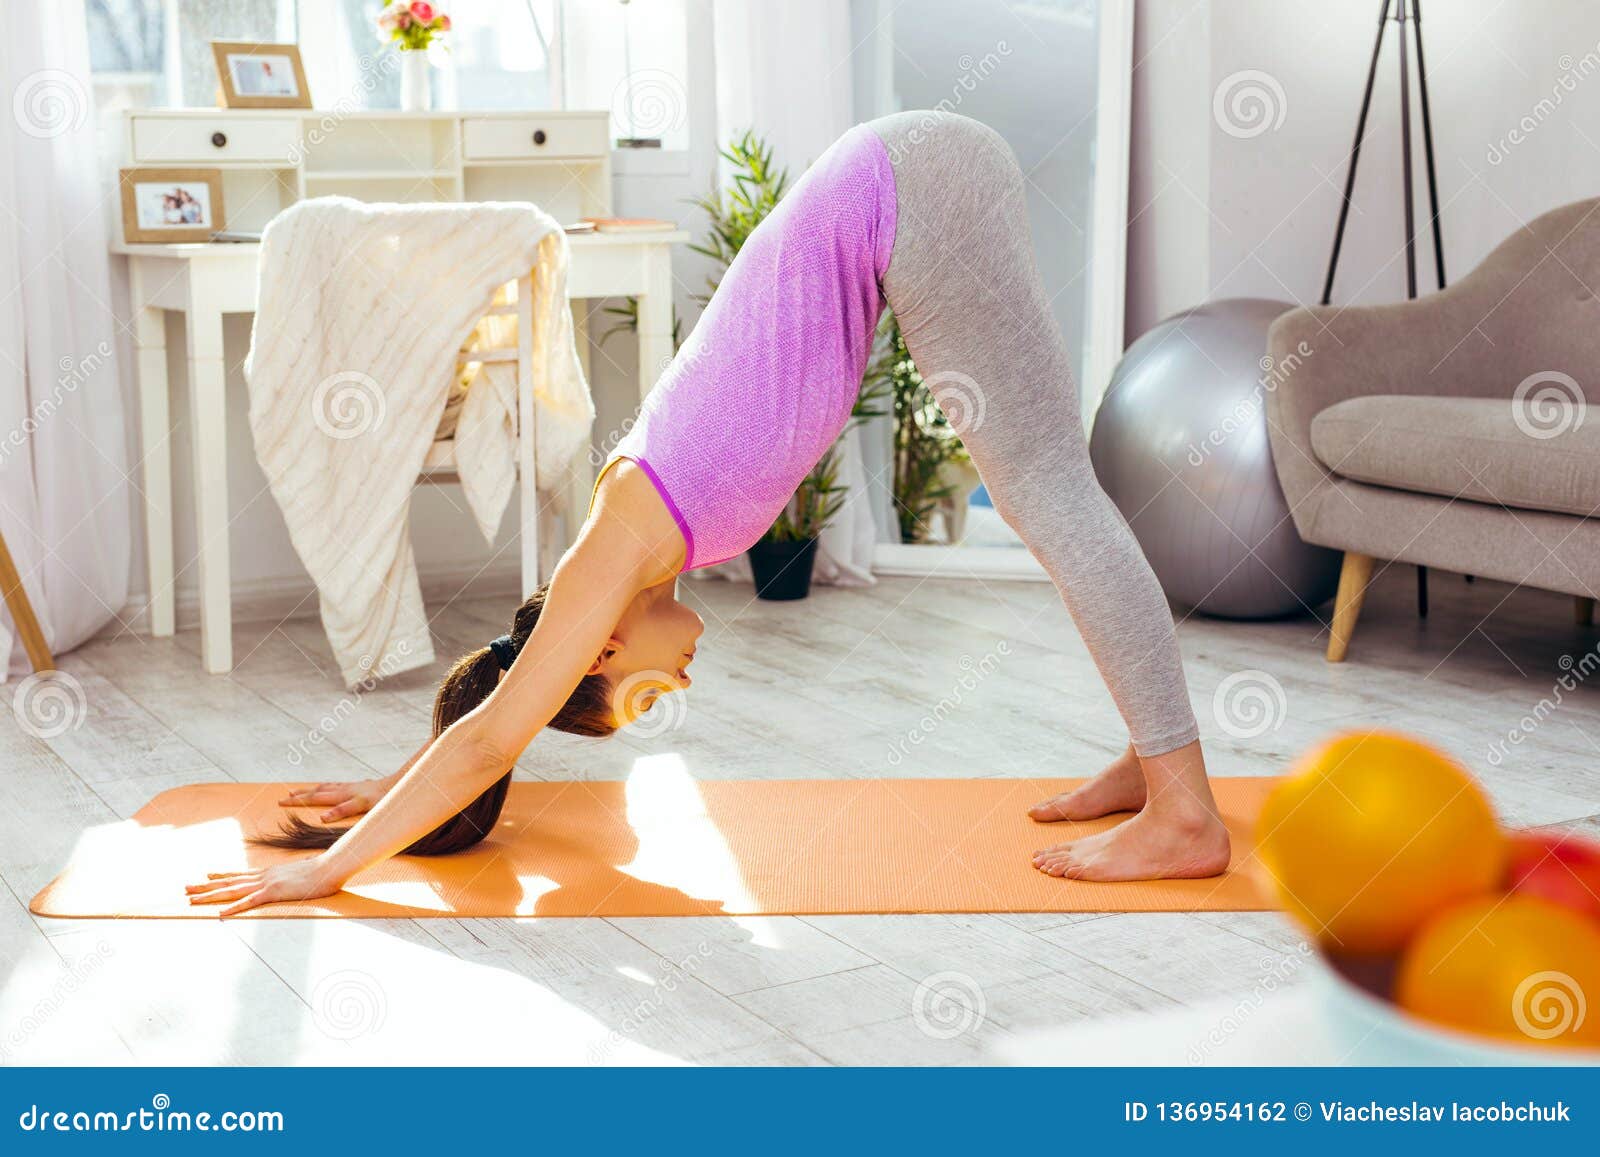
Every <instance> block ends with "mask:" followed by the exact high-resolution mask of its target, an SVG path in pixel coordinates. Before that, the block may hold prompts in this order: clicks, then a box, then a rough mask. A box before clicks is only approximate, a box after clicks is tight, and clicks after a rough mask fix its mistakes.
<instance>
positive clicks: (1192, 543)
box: [1089, 298, 1339, 619]
mask: <svg viewBox="0 0 1600 1157" xmlns="http://www.w3.org/2000/svg"><path fill="white" fill-rule="evenodd" d="M1290 308H1292V307H1291V306H1290V305H1288V304H1286V303H1284V302H1281V301H1266V300H1263V299H1260V298H1236V299H1232V300H1228V301H1214V302H1211V303H1210V304H1208V305H1202V306H1200V307H1199V308H1197V309H1191V310H1187V311H1185V312H1183V313H1180V314H1176V315H1175V316H1173V317H1169V318H1167V319H1166V320H1165V321H1163V322H1161V323H1160V324H1159V325H1157V326H1156V327H1155V328H1154V329H1152V330H1150V332H1149V333H1146V334H1145V335H1144V336H1142V337H1141V338H1139V340H1138V341H1136V342H1134V343H1133V345H1132V346H1131V347H1130V348H1129V349H1128V352H1127V354H1126V355H1125V356H1124V357H1123V359H1122V361H1121V363H1120V364H1119V365H1118V366H1117V370H1116V373H1115V374H1113V375H1112V378H1111V384H1110V386H1109V387H1108V388H1107V390H1106V395H1105V398H1104V400H1102V401H1101V403H1100V410H1099V413H1098V414H1097V415H1096V416H1095V421H1094V431H1093V434H1092V435H1091V437H1090V439H1089V454H1090V457H1091V459H1092V460H1093V462H1094V468H1095V473H1096V474H1097V475H1099V478H1100V485H1101V486H1103V487H1104V488H1105V490H1106V493H1107V494H1109V495H1110V496H1111V500H1112V501H1113V502H1115V503H1116V504H1117V508H1118V509H1119V510H1121V511H1122V515H1123V517H1124V518H1126V519H1127V520H1128V525H1129V526H1131V527H1132V528H1133V533H1134V535H1135V537H1137V538H1138V540H1139V545H1140V546H1141V547H1143V548H1144V553H1145V556H1146V557H1147V558H1148V559H1149V560H1150V565H1151V567H1152V568H1153V569H1154V570H1155V572H1156V577H1157V578H1158V579H1160V580H1161V586H1162V588H1163V589H1164V590H1165V591H1166V592H1167V595H1168V597H1169V598H1171V599H1172V600H1173V601H1174V602H1176V603H1179V604H1180V605H1182V606H1184V607H1190V608H1193V609H1194V610H1197V611H1200V612H1202V613H1204V614H1208V615H1217V616H1219V617H1222V618H1229V619H1270V618H1278V617H1281V616H1284V615H1292V614H1296V613H1300V612H1303V611H1305V610H1307V609H1308V608H1314V607H1316V606H1317V605H1318V604H1320V603H1323V602H1326V601H1327V600H1328V599H1329V598H1331V597H1332V596H1333V591H1334V587H1335V586H1336V585H1337V584H1338V581H1339V554H1338V552H1336V551H1331V550H1325V549H1323V548H1322V547H1317V546H1308V545H1307V544H1306V543H1304V542H1302V541H1301V539H1300V536H1299V535H1298V534H1297V533H1296V532H1295V528H1294V520H1293V519H1292V518H1290V516H1289V507H1288V504H1287V503H1286V502H1285V501H1284V498H1283V490H1282V489H1281V488H1280V487H1279V485H1278V476H1277V473H1276V472H1275V471H1274V470H1273V467H1272V451H1271V448H1270V447H1269V446H1268V444H1267V419H1266V399H1267V393H1268V392H1269V391H1270V390H1273V389H1276V388H1279V387H1280V385H1281V384H1282V383H1283V382H1286V381H1290V380H1292V379H1293V366H1279V367H1274V366H1273V365H1272V363H1271V362H1270V361H1269V360H1268V358H1267V329H1268V327H1269V326H1271V325H1272V322H1273V319H1274V318H1276V317H1277V316H1278V315H1279V314H1281V313H1283V312H1285V311H1286V310H1288V309H1290Z"/></svg>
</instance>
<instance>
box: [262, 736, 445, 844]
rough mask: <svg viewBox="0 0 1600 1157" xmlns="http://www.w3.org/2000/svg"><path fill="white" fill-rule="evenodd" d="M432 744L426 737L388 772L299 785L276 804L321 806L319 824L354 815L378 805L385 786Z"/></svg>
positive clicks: (414, 762) (280, 805)
mask: <svg viewBox="0 0 1600 1157" xmlns="http://www.w3.org/2000/svg"><path fill="white" fill-rule="evenodd" d="M432 743H433V740H432V739H429V740H428V741H427V742H426V743H424V744H423V745H422V746H421V747H419V748H417V750H416V751H414V752H413V753H412V754H411V758H410V759H408V760H406V761H405V762H404V763H402V764H401V765H400V767H399V768H398V769H397V770H395V771H392V772H390V773H389V774H388V775H384V776H380V777H378V778H377V779H358V780H351V781H350V782H348V783H332V782H330V783H319V784H317V785H316V786H315V787H303V788H300V789H299V790H298V791H291V792H290V793H289V794H288V795H286V796H284V797H283V798H282V799H280V800H279V801H278V806H279V807H318V806H325V807H327V809H328V810H327V811H325V812H323V813H322V814H321V815H319V816H317V820H318V821H319V822H321V823H325V824H326V823H332V822H333V821H334V820H342V819H346V818H348V817H350V816H358V815H360V814H361V813H362V812H369V811H371V810H372V809H373V808H374V807H376V806H377V805H378V801H379V800H380V799H382V798H383V797H384V796H385V795H387V794H388V792H389V789H390V788H392V787H393V786H394V785H395V784H397V783H399V782H400V780H401V779H402V778H403V777H404V776H405V774H406V772H408V771H410V770H411V768H412V767H413V766H414V765H415V764H416V762H417V760H419V759H421V758H422V756H423V754H424V753H425V752H426V751H427V750H428V748H429V746H430V745H431V744H432Z"/></svg>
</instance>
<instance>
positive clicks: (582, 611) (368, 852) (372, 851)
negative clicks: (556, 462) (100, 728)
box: [190, 463, 684, 916]
mask: <svg viewBox="0 0 1600 1157" xmlns="http://www.w3.org/2000/svg"><path fill="white" fill-rule="evenodd" d="M623 465H624V466H631V464H627V463H625V464H623ZM641 484H642V485H643V487H645V488H648V494H646V493H644V492H642V491H641V490H640V485H641ZM683 554H684V550H683V539H682V536H681V534H680V532H679V531H678V529H677V524H676V522H675V521H673V519H672V517H671V515H670V513H669V512H668V511H667V510H666V508H665V506H664V504H663V503H662V502H661V500H660V498H659V497H658V496H657V495H656V494H655V491H654V488H653V487H651V486H650V483H649V481H648V479H645V478H644V477H643V472H642V471H640V470H638V469H637V468H636V467H635V468H632V469H622V468H619V469H618V470H615V471H612V473H611V474H610V475H608V476H607V483H606V485H605V486H603V487H602V488H601V492H600V496H599V500H598V502H597V505H596V508H595V512H594V514H593V515H592V516H591V518H590V520H589V521H588V522H587V523H585V525H584V529H583V532H582V533H581V534H580V535H579V538H578V541H577V542H576V543H575V544H574V545H573V547H572V549H571V550H569V551H568V552H567V554H566V555H565V556H564V557H563V558H562V560H561V563H560V565H559V566H557V567H556V571H555V574H554V575H553V576H552V578H551V580H550V590H549V593H548V595H547V596H546V598H545V609H544V613H543V614H542V615H541V616H540V618H539V623H538V625H537V626H536V627H535V628H534V630H533V633H532V634H531V635H529V637H528V641H527V643H526V644H525V645H524V646H523V648H522V652H521V654H519V655H518V656H517V660H516V662H515V663H513V664H512V666H511V670H509V671H508V672H506V674H505V677H504V678H502V679H501V680H500V684H499V686H498V687H496V688H495V690H494V692H493V693H492V694H491V695H490V696H489V697H488V698H487V699H485V700H484V701H483V702H482V703H481V704H479V705H478V706H477V707H476V708H474V709H473V710H472V711H471V712H469V713H468V714H466V715H464V716H462V717H461V718H460V719H458V720H456V722H455V723H453V724H451V725H450V726H449V727H448V728H446V729H445V730H444V731H443V732H442V733H441V734H440V735H439V736H438V738H436V739H435V740H434V741H433V743H432V744H431V745H430V746H429V747H428V749H427V750H426V751H425V752H424V753H423V755H422V757H421V758H420V759H418V760H417V761H416V763H415V764H414V765H413V766H412V767H411V769H410V770H409V771H407V772H406V773H405V774H404V775H403V776H402V777H401V779H400V781H399V782H398V783H397V784H395V786H394V787H393V788H391V789H390V790H389V792H388V793H387V794H386V795H385V796H384V797H383V799H382V800H381V801H380V802H379V803H378V805H377V806H376V807H374V808H373V809H372V810H371V811H370V812H368V813H367V814H366V815H365V816H363V817H362V818H361V820H360V821H359V822H358V823H356V824H355V826H354V827H352V828H351V829H350V830H349V831H348V832H346V833H345V834H344V835H343V836H341V837H340V838H339V841H338V842H337V843H335V844H334V845H333V846H332V847H330V848H328V849H327V850H326V851H324V852H322V853H320V854H318V855H317V856H314V857H311V858H310V859H305V860H295V861H291V862H289V863H285V864H279V865H274V866H273V867H271V868H266V869H258V870H256V871H252V872H243V873H230V874H223V875H219V876H217V877H214V878H213V881H212V882H211V883H209V884H203V885H192V886H191V887H190V892H191V900H192V902H195V903H221V902H227V901H234V903H233V904H232V905H231V906H230V907H229V908H227V909H225V910H224V911H223V913H222V915H224V916H231V915H233V914H235V913H237V912H243V911H246V910H247V909H250V908H254V907H257V906H258V905H261V904H269V903H274V902H277V901H282V900H295V899H314V898H317V897H319V896H329V895H332V894H333V893H334V892H337V891H338V890H339V889H340V888H341V887H343V886H344V882H345V881H346V880H348V879H350V877H352V876H354V875H355V874H356V873H358V872H360V871H361V870H362V869H364V868H366V867H369V866H370V865H372V864H375V863H377V862H378V861H380V860H384V859H387V858H388V857H390V856H392V855H394V854H395V853H397V852H399V851H402V850H403V849H405V848H406V847H409V846H410V845H411V844H412V843H413V842H414V841H415V840H416V839H417V838H418V837H420V836H422V835H425V834H426V833H428V832H430V831H432V830H433V829H434V828H435V827H437V826H438V825H439V824H440V823H441V822H442V821H444V820H445V819H448V818H449V817H450V816H452V815H454V814H456V813H457V812H459V811H460V810H461V809H462V808H464V807H466V806H467V805H468V804H469V803H471V802H472V801H473V800H474V799H476V798H477V797H478V796H479V795H481V794H482V793H483V792H484V791H485V790H486V789H487V788H488V787H489V785H490V784H492V783H494V782H495V780H497V779H499V778H500V777H501V776H502V775H504V774H505V772H506V769H507V768H509V767H510V766H511V764H512V763H514V762H515V761H516V758H517V756H518V755H519V754H521V752H522V750H523V748H525V747H526V746H527V745H528V743H529V742H530V741H531V740H532V739H533V737H534V736H535V735H537V734H538V732H539V731H540V729H541V728H543V727H544V726H545V725H546V724H547V723H549V721H550V720H551V719H552V718H553V717H554V716H555V713H556V711H557V710H558V709H559V708H560V707H561V705H562V704H563V703H565V702H566V700H567V698H568V697H569V696H570V695H571V694H572V692H573V689H574V688H576V687H577V685H578V682H579V680H581V679H582V678H583V677H584V675H585V674H587V673H588V672H589V670H590V669H591V668H592V667H593V666H594V664H595V662H596V660H597V658H598V657H599V656H600V654H601V652H602V651H604V650H605V647H606V644H607V642H608V641H609V640H610V638H611V635H612V631H613V629H614V628H615V627H616V625H617V621H618V620H619V619H620V618H621V617H622V613H623V611H624V610H626V609H627V606H628V604H629V603H630V602H631V601H632V600H633V598H634V596H635V595H637V594H638V593H639V592H640V591H641V590H643V589H645V588H646V587H649V586H654V585H656V584H657V583H660V582H664V581H668V580H670V579H671V578H672V576H674V575H675V574H677V572H678V569H679V568H680V567H681V566H682V562H683Z"/></svg>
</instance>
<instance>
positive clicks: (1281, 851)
mask: <svg viewBox="0 0 1600 1157" xmlns="http://www.w3.org/2000/svg"><path fill="white" fill-rule="evenodd" d="M1257 833H1258V835H1257V844H1258V852H1259V854H1260V857H1261V862H1262V864H1263V865H1264V866H1265V868H1266V870H1267V873H1268V875H1270V876H1271V877H1272V880H1273V883H1274V884H1275V885H1276V889H1277V892H1278V897H1279V899H1280V900H1281V902H1282V903H1283V906H1284V909H1285V910H1286V911H1287V912H1288V913H1289V914H1290V916H1292V917H1294V918H1295V919H1296V920H1298V921H1299V922H1300V923H1301V924H1303V925H1305V927H1306V928H1308V929H1309V930H1310V931H1311V932H1312V933H1313V934H1314V935H1315V936H1316V937H1317V939H1318V940H1320V941H1321V942H1322V943H1323V944H1324V945H1325V946H1326V947H1327V948H1329V949H1331V950H1335V951H1339V952H1346V953H1353V954H1357V955H1372V954H1379V953H1388V952H1397V951H1399V949H1400V947H1401V946H1402V945H1403V944H1404V943H1405V941H1406V938H1407V937H1409V936H1410V935H1411V933H1412V932H1413V931H1415V930H1416V928H1417V927H1418V926H1419V925H1421V924H1422V922H1423V921H1424V920H1425V919H1426V918H1427V917H1428V916H1430V915H1432V914H1433V913H1435V912H1437V911H1439V910H1440V909H1441V908H1444V907H1446V906H1447V905H1450V904H1453V903H1456V902H1457V901H1460V900H1465V899H1467V898H1469V897H1472V896H1475V895H1477V894H1479V893H1481V892H1486V891H1490V890H1493V889H1495V888H1497V887H1498V886H1499V885H1500V883H1501V881H1502V879H1503V877H1504V873H1505V863H1506V850H1505V837H1504V836H1503V835H1502V833H1501V831H1500V829H1499V827H1498V826H1497V825H1496V824H1495V819H1494V812H1493V810H1492V809H1491V808H1490V806H1489V801H1488V799H1487V798H1485V796H1484V794H1483V792H1482V791H1481V790H1480V789H1479V788H1478V785H1477V784H1476V783H1474V782H1473V779H1472V777H1471V776H1470V775H1468V774H1467V773H1466V772H1465V771H1464V770H1462V768H1461V767H1460V765H1458V764H1457V763H1456V762H1455V761H1454V760H1452V759H1450V758H1449V757H1448V756H1446V755H1445V754H1443V753H1442V752H1440V751H1438V750H1436V749H1434V748H1432V747H1429V746H1428V745H1427V744H1424V743H1419V742H1417V741H1416V740H1414V739H1409V738H1407V737H1406V736H1404V735H1396V734H1394V733H1392V732H1386V731H1369V732H1354V733H1349V734H1345V735H1338V736H1335V737H1334V738H1333V739H1330V740H1328V741H1327V742H1326V743H1323V744H1321V745H1320V746H1318V747H1315V748H1313V749H1312V750H1311V751H1309V752H1307V753H1306V754H1305V755H1303V756H1302V757H1301V758H1300V760H1299V761H1298V762H1297V763H1296V765H1295V767H1294V768H1293V769H1292V770H1291V773H1290V777H1289V778H1288V779H1286V780H1284V781H1283V783H1281V784H1279V785H1278V787H1277V788H1275V789H1274V790H1273V792H1272V794H1271V795H1270V796H1268V797H1267V801H1266V804H1265V806H1264V807H1263V808H1262V811H1261V819H1260V822H1259V826H1258V829H1257Z"/></svg>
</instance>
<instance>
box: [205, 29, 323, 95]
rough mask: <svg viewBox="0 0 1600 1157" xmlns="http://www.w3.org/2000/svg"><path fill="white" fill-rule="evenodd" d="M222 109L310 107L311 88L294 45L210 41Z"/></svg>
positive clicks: (296, 45) (297, 46)
mask: <svg viewBox="0 0 1600 1157" xmlns="http://www.w3.org/2000/svg"><path fill="white" fill-rule="evenodd" d="M211 55H212V58H213V59H214V60H215V61H216V63H217V83H218V85H219V87H220V90H221V93H222V106H223V107H224V108H310V107H311V89H310V88H308V87H307V86H306V67H305V65H304V64H302V63H301V62H300V46H299V45H298V44H252V43H250V42H249V41H243V40H213V41H212V42H211Z"/></svg>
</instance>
